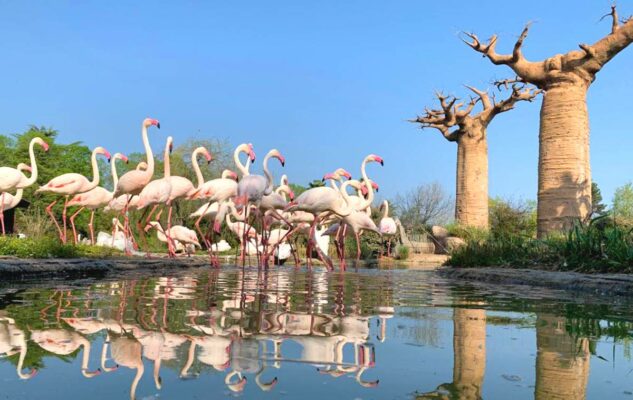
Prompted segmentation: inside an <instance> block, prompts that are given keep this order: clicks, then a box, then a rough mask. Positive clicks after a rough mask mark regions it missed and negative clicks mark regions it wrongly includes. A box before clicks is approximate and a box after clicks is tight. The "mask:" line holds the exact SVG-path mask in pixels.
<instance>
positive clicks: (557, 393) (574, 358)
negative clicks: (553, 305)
mask: <svg viewBox="0 0 633 400" xmlns="http://www.w3.org/2000/svg"><path fill="white" fill-rule="evenodd" d="M536 348H537V353H536V384H535V388H534V398H535V399H536V400H545V399H547V400H557V399H560V400H563V399H577V400H582V399H584V398H585V397H586V394H587V382H588V381H589V360H590V356H591V354H590V352H589V341H588V339H586V338H581V339H577V340H576V339H574V338H572V337H571V336H570V335H569V334H568V333H567V332H566V331H565V318H563V317H555V316H552V315H537V318H536Z"/></svg>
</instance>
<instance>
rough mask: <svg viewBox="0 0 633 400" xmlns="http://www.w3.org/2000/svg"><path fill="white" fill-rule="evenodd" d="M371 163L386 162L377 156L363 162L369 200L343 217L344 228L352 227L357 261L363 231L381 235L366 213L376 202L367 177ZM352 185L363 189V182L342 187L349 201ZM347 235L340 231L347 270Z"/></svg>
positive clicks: (346, 183) (329, 232) (341, 252)
mask: <svg viewBox="0 0 633 400" xmlns="http://www.w3.org/2000/svg"><path fill="white" fill-rule="evenodd" d="M369 162H378V163H380V165H384V160H383V159H382V158H381V157H380V156H377V155H375V154H370V155H368V156H367V157H365V159H364V160H363V162H362V164H361V174H362V177H363V182H362V185H363V186H364V187H365V188H366V190H367V198H366V199H364V200H361V202H360V203H357V204H355V205H353V206H352V207H351V208H352V209H353V211H352V212H350V213H349V214H348V215H345V216H341V222H342V224H343V225H344V226H348V227H350V228H351V229H352V232H353V233H354V236H355V238H356V260H357V261H358V260H359V259H360V232H361V230H371V231H374V232H376V233H378V234H380V231H379V230H378V228H377V227H376V224H375V223H374V221H372V219H371V217H370V216H369V215H368V214H367V212H366V211H365V210H366V208H368V207H370V206H371V203H372V202H373V201H374V187H373V186H372V183H371V180H370V179H369V177H368V176H367V171H366V167H367V164H368V163H369ZM350 185H354V187H355V188H356V189H357V190H358V189H360V187H361V186H360V185H361V182H359V181H347V182H345V183H344V184H343V185H342V186H341V189H340V190H341V192H342V193H343V195H345V196H347V198H348V199H349V196H348V195H347V187H348V186H350ZM338 228H339V227H336V229H337V230H338ZM333 230H334V226H333V227H330V229H328V230H327V231H326V232H325V233H324V234H332V233H333ZM345 233H346V229H345V228H343V230H342V231H341V230H339V234H337V241H338V243H339V244H343V245H342V247H341V250H340V257H341V268H342V269H343V268H345V263H344V261H345V260H344V240H345Z"/></svg>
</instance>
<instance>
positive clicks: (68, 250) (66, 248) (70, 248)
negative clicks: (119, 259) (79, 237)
mask: <svg viewBox="0 0 633 400" xmlns="http://www.w3.org/2000/svg"><path fill="white" fill-rule="evenodd" d="M118 254H121V253H120V252H119V251H117V250H114V249H111V248H107V247H98V246H87V245H77V246H75V245H73V244H62V243H61V242H60V241H59V239H57V238H52V237H44V238H38V239H32V238H25V239H19V238H17V237H11V236H5V237H0V255H3V256H14V257H19V258H82V257H86V258H107V257H111V256H114V255H118Z"/></svg>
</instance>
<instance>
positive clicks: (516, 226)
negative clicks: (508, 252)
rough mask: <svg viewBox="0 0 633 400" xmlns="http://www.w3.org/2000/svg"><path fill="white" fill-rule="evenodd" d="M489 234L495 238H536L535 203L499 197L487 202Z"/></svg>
mask: <svg viewBox="0 0 633 400" xmlns="http://www.w3.org/2000/svg"><path fill="white" fill-rule="evenodd" d="M489 210H490V211H489V222H490V234H491V235H492V236H493V237H495V238H507V237H516V236H520V237H527V238H532V237H536V202H535V201H510V200H507V199H502V198H500V197H495V198H491V199H490V201H489Z"/></svg>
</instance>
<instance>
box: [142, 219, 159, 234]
mask: <svg viewBox="0 0 633 400" xmlns="http://www.w3.org/2000/svg"><path fill="white" fill-rule="evenodd" d="M156 226H158V222H157V221H150V222H148V223H147V225H145V228H144V229H143V230H144V231H145V233H147V232H148V231H149V230H150V229H152V228H154V227H156Z"/></svg>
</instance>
